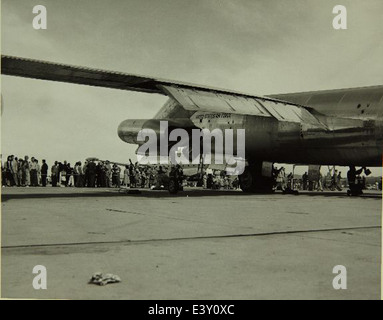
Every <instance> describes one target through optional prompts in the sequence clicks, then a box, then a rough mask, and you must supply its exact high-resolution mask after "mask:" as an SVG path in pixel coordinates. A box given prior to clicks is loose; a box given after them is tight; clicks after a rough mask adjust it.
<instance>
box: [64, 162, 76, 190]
mask: <svg viewBox="0 0 383 320" xmlns="http://www.w3.org/2000/svg"><path fill="white" fill-rule="evenodd" d="M65 172H66V181H67V184H66V186H67V187H73V186H74V181H73V168H72V167H71V166H70V163H68V164H67V167H66V171H65Z"/></svg>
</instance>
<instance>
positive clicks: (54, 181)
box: [51, 161, 59, 187]
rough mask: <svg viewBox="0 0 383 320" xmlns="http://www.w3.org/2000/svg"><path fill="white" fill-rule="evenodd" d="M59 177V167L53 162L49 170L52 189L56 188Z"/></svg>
mask: <svg viewBox="0 0 383 320" xmlns="http://www.w3.org/2000/svg"><path fill="white" fill-rule="evenodd" d="M58 177H59V166H58V162H57V161H55V163H54V164H53V166H52V168H51V179H52V187H57V181H58Z"/></svg>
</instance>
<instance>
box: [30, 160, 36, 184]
mask: <svg viewBox="0 0 383 320" xmlns="http://www.w3.org/2000/svg"><path fill="white" fill-rule="evenodd" d="M31 160H32V161H31V185H32V187H37V184H38V181H37V179H38V178H37V162H36V159H35V158H33V157H32V158H31Z"/></svg>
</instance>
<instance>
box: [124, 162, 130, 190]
mask: <svg viewBox="0 0 383 320" xmlns="http://www.w3.org/2000/svg"><path fill="white" fill-rule="evenodd" d="M123 184H124V185H125V186H128V185H129V166H128V165H126V166H125V169H124V181H123Z"/></svg>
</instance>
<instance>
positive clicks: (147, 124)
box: [117, 118, 198, 144]
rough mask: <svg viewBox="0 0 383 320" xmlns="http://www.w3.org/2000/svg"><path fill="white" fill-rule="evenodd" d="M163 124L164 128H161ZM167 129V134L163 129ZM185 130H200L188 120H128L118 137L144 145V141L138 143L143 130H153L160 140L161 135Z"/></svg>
mask: <svg viewBox="0 0 383 320" xmlns="http://www.w3.org/2000/svg"><path fill="white" fill-rule="evenodd" d="M161 122H162V127H161ZM164 127H166V130H165V132H161V131H163V128H164ZM177 128H180V129H185V130H186V131H188V132H191V130H192V129H198V128H197V127H196V126H195V125H194V123H193V122H192V121H191V120H190V119H188V118H177V119H149V120H147V119H128V120H124V121H122V122H121V123H120V125H119V126H118V130H117V132H118V136H119V137H120V139H121V140H122V141H125V142H127V143H131V144H143V141H138V140H137V136H138V134H139V132H140V131H141V130H145V129H151V130H153V131H154V132H155V133H156V134H157V137H158V138H159V136H160V134H161V133H162V134H165V136H168V134H169V133H170V132H171V131H172V130H174V129H177Z"/></svg>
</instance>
